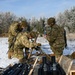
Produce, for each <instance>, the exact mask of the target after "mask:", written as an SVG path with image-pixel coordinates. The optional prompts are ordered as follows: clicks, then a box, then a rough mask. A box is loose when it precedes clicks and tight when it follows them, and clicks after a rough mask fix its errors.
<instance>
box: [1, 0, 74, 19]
mask: <svg viewBox="0 0 75 75" xmlns="http://www.w3.org/2000/svg"><path fill="white" fill-rule="evenodd" d="M0 5H1V6H0V12H12V13H13V14H15V15H16V16H18V17H25V18H32V17H36V18H40V17H54V16H56V15H57V14H59V13H62V12H64V11H65V10H68V9H71V8H72V7H74V6H75V0H61V1H58V0H38V1H37V0H30V1H29V0H10V1H9V0H0Z"/></svg>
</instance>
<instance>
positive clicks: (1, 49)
mask: <svg viewBox="0 0 75 75" xmlns="http://www.w3.org/2000/svg"><path fill="white" fill-rule="evenodd" d="M37 42H38V43H41V44H42V46H41V48H42V50H43V51H44V52H45V53H47V54H51V53H53V52H52V50H51V49H50V46H49V43H48V41H47V40H46V39H45V38H44V37H38V38H37ZM67 43H68V46H67V48H65V49H64V51H63V55H70V54H72V53H73V52H74V51H75V40H68V41H67ZM7 52H8V38H4V37H3V38H0V67H2V68H5V67H7V66H8V65H10V64H15V63H18V62H19V60H18V59H17V58H12V59H8V56H7Z"/></svg>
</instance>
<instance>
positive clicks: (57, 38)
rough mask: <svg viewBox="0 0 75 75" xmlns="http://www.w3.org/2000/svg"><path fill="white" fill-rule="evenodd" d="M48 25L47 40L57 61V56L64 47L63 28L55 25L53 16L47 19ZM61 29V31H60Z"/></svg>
mask: <svg viewBox="0 0 75 75" xmlns="http://www.w3.org/2000/svg"><path fill="white" fill-rule="evenodd" d="M47 23H48V27H47V29H46V31H47V40H48V41H49V44H50V46H51V49H52V51H53V52H54V54H55V56H56V59H57V61H58V60H59V57H60V56H61V55H62V54H63V50H64V47H65V41H64V30H63V29H61V27H59V26H58V25H56V22H55V18H53V17H51V18H49V19H48V20H47ZM62 30H63V31H62Z"/></svg>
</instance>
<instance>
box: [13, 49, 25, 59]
mask: <svg viewBox="0 0 75 75" xmlns="http://www.w3.org/2000/svg"><path fill="white" fill-rule="evenodd" d="M13 57H16V58H18V59H22V58H24V52H23V49H18V48H16V49H15V50H14V55H13Z"/></svg>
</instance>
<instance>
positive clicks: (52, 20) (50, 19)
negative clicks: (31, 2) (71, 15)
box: [47, 17, 55, 25]
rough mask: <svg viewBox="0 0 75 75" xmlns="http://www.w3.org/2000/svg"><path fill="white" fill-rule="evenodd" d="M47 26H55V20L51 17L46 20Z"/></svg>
mask: <svg viewBox="0 0 75 75" xmlns="http://www.w3.org/2000/svg"><path fill="white" fill-rule="evenodd" d="M47 23H48V25H50V24H55V18H53V17H51V18H49V19H48V20H47Z"/></svg>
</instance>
